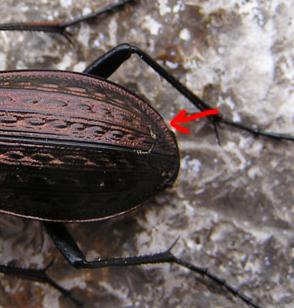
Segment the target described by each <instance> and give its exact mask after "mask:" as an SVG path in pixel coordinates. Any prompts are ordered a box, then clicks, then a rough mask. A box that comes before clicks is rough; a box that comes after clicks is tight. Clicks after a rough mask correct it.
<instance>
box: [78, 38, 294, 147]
mask: <svg viewBox="0 0 294 308" xmlns="http://www.w3.org/2000/svg"><path fill="white" fill-rule="evenodd" d="M133 54H136V55H137V56H139V58H140V59H141V60H143V61H144V62H145V63H146V64H147V65H149V66H150V67H152V69H153V70H154V71H155V72H157V73H158V74H159V75H160V76H161V77H162V78H164V79H165V80H166V81H167V82H169V83H170V84H171V85H172V86H173V87H174V88H176V89H177V90H178V91H179V92H180V93H181V94H182V95H184V97H186V98H187V99H188V100H189V101H190V102H191V103H192V104H193V105H194V106H195V107H196V108H197V109H199V110H201V111H204V110H208V109H213V107H212V106H210V105H209V104H207V103H206V102H205V101H204V100H202V99H201V98H200V97H198V96H197V95H195V94H194V93H193V92H192V91H191V90H189V89H188V88H187V87H186V86H185V85H184V84H182V83H181V82H180V81H179V80H178V79H176V78H175V77H174V76H173V75H172V74H170V73H169V72H168V71H167V70H166V69H165V68H164V67H162V66H161V65H160V64H158V63H157V62H156V61H155V60H154V59H153V58H152V57H150V56H149V55H148V54H147V53H145V52H144V51H143V50H141V49H140V48H138V47H136V46H134V45H130V44H120V45H118V46H116V47H114V48H112V49H110V50H109V51H108V52H106V53H105V54H104V55H102V56H101V57H99V58H98V59H96V60H95V61H94V62H93V63H91V64H90V65H89V66H88V67H87V68H86V69H85V70H84V73H87V74H91V75H95V76H100V77H103V78H108V77H109V76H110V75H112V74H113V73H114V72H115V71H116V70H117V69H118V68H119V67H120V66H121V65H122V64H123V63H124V62H125V61H127V60H128V59H129V58H130V57H131V55H133ZM208 120H209V121H210V124H211V125H213V127H214V131H215V134H216V138H217V140H218V142H219V143H220V138H219V134H218V130H217V128H218V124H223V125H226V126H230V127H233V128H237V129H240V130H243V131H247V132H249V133H251V134H253V135H254V136H262V137H267V138H271V139H275V140H288V141H294V136H293V135H288V134H280V133H275V132H267V131H263V130H261V129H259V128H256V127H253V126H251V125H247V124H244V123H240V122H235V121H232V120H230V119H228V118H226V117H225V116H223V115H221V114H217V115H214V116H213V117H210V118H208Z"/></svg>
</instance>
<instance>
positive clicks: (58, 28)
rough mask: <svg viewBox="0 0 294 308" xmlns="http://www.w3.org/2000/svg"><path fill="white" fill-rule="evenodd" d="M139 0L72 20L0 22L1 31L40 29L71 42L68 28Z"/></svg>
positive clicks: (39, 30) (126, 1)
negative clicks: (61, 36) (59, 35)
mask: <svg viewBox="0 0 294 308" xmlns="http://www.w3.org/2000/svg"><path fill="white" fill-rule="evenodd" d="M135 1H137V0H120V1H118V2H117V3H114V4H111V5H109V6H106V7H105V8H103V9H101V10H98V11H96V12H93V13H90V14H87V15H84V16H81V17H77V18H74V19H73V20H70V21H65V22H62V21H40V22H16V23H5V24H0V31H1V30H3V31H38V32H49V33H56V34H61V35H63V36H64V37H65V38H66V39H67V40H68V41H69V42H71V40H70V37H69V36H70V33H69V32H67V28H69V27H71V26H74V25H77V24H79V23H81V22H84V21H89V20H93V19H95V18H97V17H100V16H103V15H108V14H111V13H114V12H116V11H119V10H120V9H122V8H123V7H124V6H125V5H126V4H130V3H134V2H135Z"/></svg>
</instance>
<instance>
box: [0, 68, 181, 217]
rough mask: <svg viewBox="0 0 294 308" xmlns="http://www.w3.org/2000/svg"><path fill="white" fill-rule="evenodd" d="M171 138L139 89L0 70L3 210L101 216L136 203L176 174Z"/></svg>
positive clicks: (41, 214)
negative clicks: (139, 93)
mask: <svg viewBox="0 0 294 308" xmlns="http://www.w3.org/2000/svg"><path fill="white" fill-rule="evenodd" d="M178 168H179V154H178V148H177V143H176V139H175V137H174V135H173V133H172V132H171V131H170V130H169V129H168V127H167V126H166V124H165V123H164V121H163V119H162V117H161V116H160V115H159V114H158V113H157V112H156V111H155V110H154V109H153V108H152V107H151V106H150V105H149V103H147V102H145V101H144V100H142V99H141V98H139V97H138V96H136V95H134V94H133V93H131V92H129V91H127V90H126V89H124V88H122V87H121V86H118V85H116V84H114V83H112V82H109V81H107V80H102V79H98V78H96V77H91V76H86V75H83V74H78V73H70V72H60V71H17V72H3V73H0V189H1V191H0V211H1V212H5V213H9V214H14V215H20V216H24V217H29V218H34V219H41V220H51V221H86V220H98V219H103V218H107V217H109V216H114V215H118V214H121V213H124V212H126V211H129V210H131V209H133V208H135V207H136V206H137V205H138V204H140V203H142V202H144V201H145V200H146V199H148V198H150V197H151V196H153V195H154V194H155V193H156V192H158V191H160V190H162V189H164V188H165V187H167V186H170V185H171V184H172V183H173V182H174V180H175V178H176V176H177V173H178Z"/></svg>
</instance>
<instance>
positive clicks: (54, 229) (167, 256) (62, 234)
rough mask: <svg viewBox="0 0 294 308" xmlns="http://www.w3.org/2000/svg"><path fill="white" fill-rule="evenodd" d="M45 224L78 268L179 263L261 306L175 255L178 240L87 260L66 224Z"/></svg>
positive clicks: (55, 241) (257, 307) (235, 294)
mask: <svg viewBox="0 0 294 308" xmlns="http://www.w3.org/2000/svg"><path fill="white" fill-rule="evenodd" d="M43 224H44V226H45V228H46V230H47V232H48V234H49V235H50V237H51V238H52V240H53V242H54V243H55V246H56V247H57V249H58V250H59V251H60V252H61V254H62V255H63V256H64V257H65V259H66V260H67V261H68V262H69V263H70V264H71V265H72V266H73V267H75V268H76V269H83V268H91V269H98V268H103V267H125V266H135V265H146V264H157V263H158V264H159V263H170V264H177V265H179V266H182V267H184V268H186V269H188V270H190V271H192V272H194V273H197V274H199V275H201V276H202V277H205V278H207V279H209V280H211V281H212V282H214V283H215V284H217V285H218V286H220V287H222V288H224V289H225V290H226V291H227V292H229V293H230V294H231V295H233V296H235V297H237V298H239V299H241V300H242V301H243V302H244V303H246V304H247V305H248V306H250V307H254V308H260V306H259V305H257V304H256V303H254V302H253V300H252V299H251V298H249V297H248V296H246V295H244V294H242V293H241V292H240V291H239V290H238V289H237V288H234V287H232V286H231V285H229V284H228V283H227V282H226V281H225V280H223V279H221V278H219V277H217V276H215V275H214V274H212V273H210V272H209V271H208V269H207V268H202V267H199V266H195V265H193V264H190V263H188V262H186V261H184V260H181V259H179V258H177V257H176V256H174V255H173V254H172V252H171V250H172V248H173V247H174V245H175V244H176V242H177V241H175V242H174V243H173V245H171V247H170V248H168V249H167V250H165V251H163V252H160V253H155V254H149V255H141V256H132V257H116V258H107V257H99V258H98V259H97V260H94V261H88V260H86V257H85V255H84V253H83V252H82V251H81V250H80V248H79V247H78V245H77V244H76V242H75V240H74V239H73V237H72V236H71V235H70V233H69V232H68V230H67V229H66V227H65V225H64V224H61V223H52V222H44V223H43Z"/></svg>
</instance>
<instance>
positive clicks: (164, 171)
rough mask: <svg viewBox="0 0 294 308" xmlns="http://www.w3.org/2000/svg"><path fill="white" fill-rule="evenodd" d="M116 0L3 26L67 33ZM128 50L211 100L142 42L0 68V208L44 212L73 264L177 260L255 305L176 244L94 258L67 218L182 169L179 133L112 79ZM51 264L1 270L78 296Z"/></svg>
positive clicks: (146, 188) (142, 194)
mask: <svg viewBox="0 0 294 308" xmlns="http://www.w3.org/2000/svg"><path fill="white" fill-rule="evenodd" d="M131 2H135V1H134V0H124V1H120V2H118V3H117V4H114V5H110V6H109V7H107V8H105V9H103V10H101V11H98V12H95V13H93V14H89V15H87V16H84V17H81V18H77V19H74V20H73V21H70V22H65V23H47V22H39V23H11V24H3V25H0V30H21V31H45V32H51V33H58V34H62V35H64V36H65V37H66V38H67V39H70V38H69V32H67V28H68V27H70V26H72V25H75V24H77V23H79V22H82V21H86V20H89V19H92V18H96V17H97V16H99V15H103V14H106V13H111V12H114V11H116V10H118V9H120V8H122V7H124V5H125V4H128V3H131ZM132 54H136V55H138V56H139V57H140V58H141V59H142V60H143V61H144V62H146V63H147V64H148V65H149V66H151V67H152V68H153V69H154V70H155V71H156V72H157V73H158V74H159V75H160V76H161V77H163V78H164V79H165V80H167V81H168V82H169V83H170V84H171V85H172V86H173V87H175V88H176V89H177V90H178V91H179V92H180V93H182V94H183V95H184V96H185V97H186V98H187V99H188V100H189V101H190V102H191V103H192V104H193V105H194V106H195V107H197V108H198V109H200V110H207V109H211V108H212V107H211V106H209V105H208V104H207V103H205V102H204V101H203V100H201V99H200V98H198V97H197V96H196V95H195V94H193V93H192V92H191V91H190V90H189V89H188V88H186V87H185V86H184V85H183V84H182V83H180V82H179V81H178V80H177V79H175V78H174V77H173V76H172V75H170V74H169V73H168V72H167V71H166V70H165V69H164V68H163V67H162V66H160V65H159V64H158V63H157V62H156V61H155V60H153V59H152V58H151V57H150V56H149V55H148V54H146V53H145V52H143V51H142V50H141V49H139V48H138V47H136V46H132V45H129V44H121V45H118V46H117V47H115V48H113V49H111V50H110V51H108V52H107V53H105V54H104V55H102V56H101V57H99V58H98V59H96V60H95V61H94V62H93V63H92V64H91V65H89V66H88V67H87V68H86V69H85V70H84V72H83V74H80V73H73V72H64V71H9V72H2V73H0V89H1V90H0V97H1V102H0V106H1V110H0V117H1V130H0V154H1V160H0V166H1V182H0V185H1V194H0V212H1V213H3V214H11V215H16V216H21V217H25V218H29V219H36V220H40V221H42V223H43V224H44V226H45V228H46V230H47V232H48V234H49V235H50V237H51V238H52V240H53V242H54V243H55V245H56V247H57V249H58V250H59V251H60V252H61V254H62V255H63V256H64V257H65V258H66V259H67V261H68V262H69V263H70V264H71V265H72V266H73V267H75V268H78V269H82V268H101V267H111V266H131V265H142V264H151V263H175V264H178V265H180V266H183V267H185V268H187V269H189V270H191V271H193V272H196V273H198V274H200V275H202V276H204V277H206V278H208V279H211V280H212V281H214V282H215V283H216V284H218V285H220V286H222V287H223V288H224V289H226V290H227V291H228V292H229V293H230V294H232V295H234V296H236V297H238V298H239V299H240V300H242V301H243V302H244V303H246V304H247V305H249V306H252V307H259V305H258V304H256V303H255V302H254V301H253V300H251V299H250V298H249V297H247V296H246V295H244V294H242V293H241V292H239V291H238V289H236V288H234V287H232V286H230V285H229V284H228V283H227V282H225V281H224V280H222V279H220V278H218V277H216V276H215V275H213V274H211V273H210V272H209V271H208V270H207V269H206V268H200V267H197V266H195V265H192V264H190V263H187V262H185V261H183V260H182V259H179V258H177V257H176V256H174V255H173V254H172V253H171V249H172V247H173V245H174V244H173V245H172V246H171V247H170V248H169V249H167V250H166V251H163V252H161V253H156V254H150V255H143V256H134V257H122V258H104V257H103V258H99V259H97V260H94V261H88V260H86V258H85V255H84V254H83V252H82V251H81V250H80V249H79V247H78V246H77V244H76V243H75V241H74V239H73V238H72V236H71V235H70V234H69V232H68V231H67V229H66V227H65V226H64V224H63V222H87V221H95V220H102V219H110V218H111V217H114V216H117V215H121V214H123V213H126V212H128V211H131V210H134V209H135V208H137V206H138V205H139V204H142V203H143V202H144V201H146V200H147V199H149V198H151V197H152V196H154V195H155V194H156V193H157V192H159V191H162V190H163V189H165V188H166V187H168V186H171V185H172V184H173V182H174V181H175V179H176V177H177V174H178V170H179V151H178V146H177V140H176V138H175V135H174V134H173V133H172V132H171V131H170V130H169V128H168V127H167V126H166V124H165V122H164V121H163V119H162V117H161V116H160V115H159V114H158V112H157V111H156V110H155V109H154V108H152V107H151V106H150V105H149V103H147V102H146V101H145V100H143V99H142V98H140V97H138V96H137V95H135V94H134V93H132V92H130V91H128V90H126V89H124V88H122V87H121V86H119V85H117V84H115V83H113V82H110V81H108V80H107V78H108V77H109V76H111V75H112V74H113V73H114V72H115V71H116V69H118V67H119V66H120V65H121V64H122V63H123V62H125V61H126V60H128V59H129V58H130V56H131V55H132ZM209 122H210V124H211V125H212V126H213V127H214V129H215V132H216V136H217V138H218V139H219V136H218V125H221V124H225V125H229V126H233V127H236V128H240V129H243V130H246V131H248V132H250V133H253V134H254V135H256V136H265V137H269V138H273V139H277V140H288V141H294V137H293V136H290V135H283V134H277V133H269V132H264V131H262V130H259V129H257V128H253V127H250V126H247V125H245V124H242V123H237V122H233V121H231V120H229V119H227V118H225V117H224V116H222V115H216V116H214V117H213V118H210V119H209ZM46 270H47V268H45V269H40V270H38V269H24V268H19V267H13V266H10V265H0V272H2V273H4V274H8V275H15V276H19V277H22V278H24V279H29V280H33V281H38V282H44V283H48V284H50V285H51V286H52V287H54V288H55V289H57V290H58V291H60V292H61V293H62V294H63V295H65V296H66V297H68V298H70V299H71V300H72V301H73V302H74V303H76V304H77V305H81V303H80V302H79V301H78V300H77V299H76V298H75V297H74V296H73V295H72V294H71V292H70V291H68V290H66V289H64V288H63V287H62V286H60V285H59V284H57V283H56V282H55V281H53V280H52V279H51V278H50V277H49V276H48V275H47V273H46Z"/></svg>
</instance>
